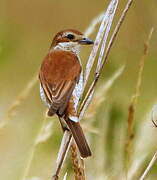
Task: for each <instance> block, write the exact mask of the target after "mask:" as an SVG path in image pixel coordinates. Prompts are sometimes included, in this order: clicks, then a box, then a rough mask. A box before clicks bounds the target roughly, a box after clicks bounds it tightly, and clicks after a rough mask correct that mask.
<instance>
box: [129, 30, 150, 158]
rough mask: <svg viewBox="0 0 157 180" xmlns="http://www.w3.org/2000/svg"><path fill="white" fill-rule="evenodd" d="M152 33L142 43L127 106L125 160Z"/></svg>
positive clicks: (131, 137) (132, 134)
mask: <svg viewBox="0 0 157 180" xmlns="http://www.w3.org/2000/svg"><path fill="white" fill-rule="evenodd" d="M152 33H153V28H152V29H151V31H150V33H149V35H148V39H147V41H146V42H145V43H144V52H143V56H142V58H141V59H140V62H139V72H138V76H137V82H136V89H135V93H134V95H133V97H132V99H131V103H130V106H129V111H128V130H127V131H128V139H127V143H126V153H127V154H126V156H127V157H126V158H127V160H128V159H129V154H130V151H131V147H130V146H131V143H132V140H133V137H134V132H133V125H134V114H135V109H136V104H137V100H138V96H139V94H140V87H141V82H142V73H143V68H144V63H145V58H146V55H147V54H148V50H149V43H150V40H151V37H152Z"/></svg>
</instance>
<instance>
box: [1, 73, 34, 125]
mask: <svg viewBox="0 0 157 180" xmlns="http://www.w3.org/2000/svg"><path fill="white" fill-rule="evenodd" d="M36 83H37V73H35V75H34V76H33V78H32V79H31V80H30V81H29V82H28V83H27V84H26V86H25V88H24V89H23V90H22V91H21V92H20V93H19V94H18V95H17V97H16V98H15V100H14V101H13V102H12V103H11V105H10V107H9V108H8V110H7V113H6V117H5V118H4V120H3V121H2V123H1V124H0V128H3V127H4V126H5V125H7V123H8V121H9V120H10V119H11V118H12V117H13V116H14V115H15V114H16V109H17V107H18V106H20V104H21V103H22V101H24V100H25V99H26V98H27V97H28V95H29V94H30V91H31V90H32V88H33V87H34V85H35V84H36Z"/></svg>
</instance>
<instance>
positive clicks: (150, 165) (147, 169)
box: [139, 151, 157, 180]
mask: <svg viewBox="0 0 157 180" xmlns="http://www.w3.org/2000/svg"><path fill="white" fill-rule="evenodd" d="M156 160H157V151H156V152H155V154H154V155H153V157H152V159H151V161H150V163H149V164H148V166H147V168H146V170H145V171H144V173H143V174H142V176H141V177H140V179H139V180H144V179H145V178H146V176H147V175H148V173H149V172H150V170H151V168H152V166H153V165H154V163H155V162H156Z"/></svg>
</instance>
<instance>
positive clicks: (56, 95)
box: [39, 29, 93, 158]
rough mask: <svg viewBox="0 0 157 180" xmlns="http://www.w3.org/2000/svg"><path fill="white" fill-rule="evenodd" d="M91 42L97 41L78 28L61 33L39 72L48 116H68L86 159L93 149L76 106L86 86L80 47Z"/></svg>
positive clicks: (67, 120)
mask: <svg viewBox="0 0 157 180" xmlns="http://www.w3.org/2000/svg"><path fill="white" fill-rule="evenodd" d="M88 44H93V41H92V40H90V39H88V38H85V37H84V35H83V34H82V33H81V32H79V31H77V30H73V29H68V30H64V31H61V32H59V33H57V34H56V36H55V37H54V39H53V41H52V44H51V47H50V50H49V52H48V54H47V56H46V57H45V59H44V61H43V63H42V65H41V69H40V72H39V79H40V94H41V98H42V100H43V101H44V102H45V103H46V105H47V106H48V108H49V110H48V115H49V116H53V115H54V114H57V115H58V117H59V118H64V119H65V122H66V124H67V126H68V128H69V129H70V131H71V133H72V135H73V137H74V140H75V142H76V144H77V146H78V149H79V151H80V154H81V156H82V157H83V158H85V157H88V156H91V151H90V148H89V146H88V143H87V141H86V138H85V136H84V134H83V131H82V128H81V126H80V123H79V122H78V116H77V110H76V106H77V104H78V101H79V97H80V95H81V91H82V87H83V74H82V67H81V62H80V58H79V49H80V46H81V45H88Z"/></svg>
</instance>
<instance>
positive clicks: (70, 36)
mask: <svg viewBox="0 0 157 180" xmlns="http://www.w3.org/2000/svg"><path fill="white" fill-rule="evenodd" d="M67 38H68V39H71V40H72V39H74V38H75V36H74V35H73V34H68V35H67Z"/></svg>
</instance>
